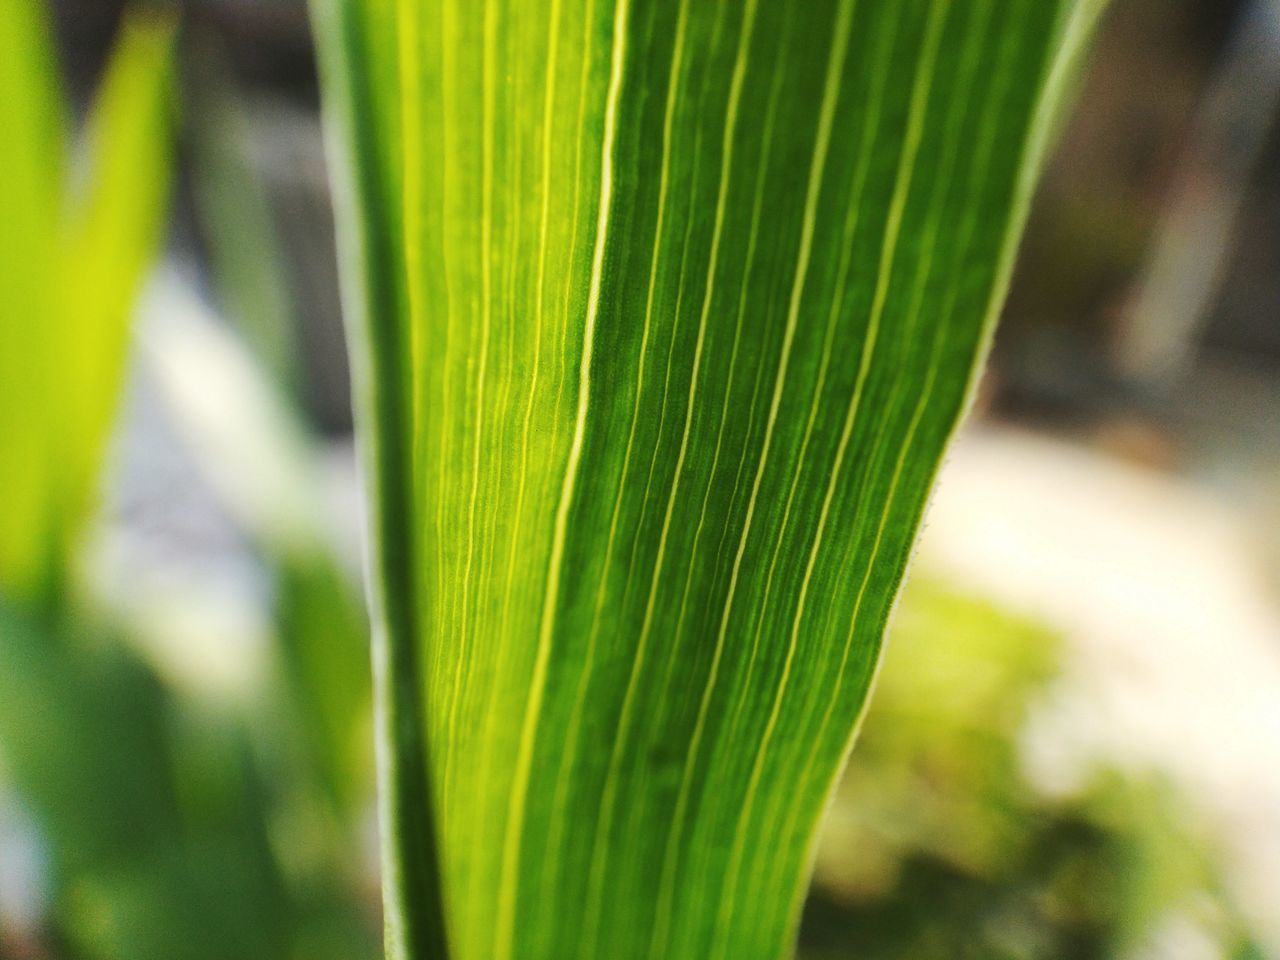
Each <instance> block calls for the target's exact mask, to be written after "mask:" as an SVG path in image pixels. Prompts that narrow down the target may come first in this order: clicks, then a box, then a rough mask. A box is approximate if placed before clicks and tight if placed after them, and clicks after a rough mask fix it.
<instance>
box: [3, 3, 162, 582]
mask: <svg viewBox="0 0 1280 960" xmlns="http://www.w3.org/2000/svg"><path fill="white" fill-rule="evenodd" d="M45 13H46V11H45V9H44V4H43V3H38V2H35V0H8V2H6V3H5V4H4V6H3V7H2V8H0V88H2V89H3V90H4V91H5V94H4V97H3V98H0V127H2V128H3V129H4V131H5V135H4V137H5V145H4V148H3V149H2V150H0V209H3V210H4V214H3V215H2V216H0V499H2V500H3V502H4V504H5V508H4V510H2V511H0V592H5V593H7V594H8V595H9V596H10V597H11V598H15V599H20V600H24V601H27V600H39V601H43V600H47V599H48V598H49V596H50V595H51V594H52V593H53V592H55V590H56V585H57V582H58V581H59V580H60V579H61V578H62V576H63V572H64V571H63V567H64V566H65V564H66V560H67V552H68V544H69V541H70V539H71V538H72V537H74V535H75V533H76V532H77V529H78V527H79V525H80V524H81V522H82V521H83V519H84V516H85V513H86V512H87V509H88V507H89V506H90V503H91V500H92V488H93V484H94V482H95V480H96V477H97V471H98V462H99V459H100V457H101V455H102V451H103V447H104V445H105V442H106V436H107V433H108V431H109V428H110V426H111V423H112V420H113V418H114V413H115V409H116V404H117V400H118V395H119V392H120V388H121V384H122V380H123V369H124V362H125V354H126V345H127V342H128V333H127V331H128V320H129V315H130V312H131V307H132V303H133V299H134V297H135V295H136V293H137V289H138V287H139V285H140V283H141V281H142V278H143V274H144V272H145V268H146V267H147V266H148V265H149V264H150V262H151V259H152V257H153V256H154V254H155V250H156V247H157V245H158V242H159V239H160V234H161V230H162V227H163V224H164V216H165V212H166V209H167V202H168V181H169V177H168V171H169V149H170V136H169V126H170V110H171V108H172V104H171V100H170V86H169V73H170V69H169V58H170V46H171V35H172V24H171V23H170V22H169V21H168V19H165V18H157V17H156V16H155V15H154V14H152V15H141V14H139V15H135V16H133V17H131V18H129V19H127V20H126V22H125V25H124V29H123V31H122V34H121V37H120V40H119V43H118V46H117V48H116V50H115V52H114V54H113V56H112V58H111V61H110V64H109V66H108V69H107V72H106V75H105V77H104V79H103V82H102V86H101V89H100V91H99V94H98V97H97V99H96V101H95V103H94V106H93V110H92V113H91V116H90V118H89V122H88V124H87V129H86V131H85V137H84V143H83V156H82V157H76V158H75V159H76V161H77V162H76V163H68V162H67V158H66V154H67V148H66V135H67V129H66V116H65V111H64V108H63V103H62V100H61V96H60V92H59V90H58V84H57V80H56V66H55V64H54V59H53V55H52V48H51V42H50V38H49V37H48V36H47V33H46V29H47V24H46V23H45V20H44V17H45Z"/></svg>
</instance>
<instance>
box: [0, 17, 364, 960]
mask: <svg viewBox="0 0 1280 960" xmlns="http://www.w3.org/2000/svg"><path fill="white" fill-rule="evenodd" d="M46 13H47V10H46V5H45V3H44V2H42V0H6V2H5V3H4V4H0V89H3V90H4V96H3V97H0V128H2V129H3V130H4V140H5V143H4V148H3V149H0V209H3V211H4V216H2V217H0V316H2V321H0V500H2V501H3V503H4V506H5V509H4V510H2V511H0V791H2V792H4V793H5V794H11V795H13V796H16V798H17V802H18V804H20V806H21V808H22V809H23V810H24V811H26V812H27V813H28V814H29V818H30V820H31V822H32V824H33V825H34V827H35V829H36V830H37V831H38V833H39V841H40V846H41V848H42V849H43V851H44V853H45V857H46V859H47V862H48V867H49V874H50V876H49V885H48V890H47V891H46V893H47V902H46V903H45V904H44V913H43V916H42V917H41V918H40V929H39V930H34V931H33V930H27V929H21V930H13V929H8V928H6V926H5V918H4V917H3V916H2V915H0V956H4V957H11V956H12V957H23V958H25V957H28V956H36V957H44V956H49V957H54V958H58V960H225V958H228V957H236V958H245V960H255V958H258V960H276V958H282V957H296V958H308V960H311V958H333V960H338V958H342V960H351V958H359V957H362V956H365V957H371V956H374V955H375V954H376V947H377V938H376V934H375V933H374V932H373V931H374V928H375V926H376V924H374V923H372V922H371V918H370V916H369V914H370V913H371V912H376V911H371V910H370V909H369V903H368V902H367V901H366V900H365V898H363V897H362V896H361V895H360V893H359V884H360V883H361V880H362V876H361V871H360V860H361V858H360V856H359V853H358V851H359V848H360V829H361V826H362V818H363V816H364V802H365V797H366V790H367V788H364V787H363V783H364V782H366V781H367V779H368V776H367V770H368V760H367V753H368V750H367V749H365V750H361V749H360V747H359V742H360V740H361V739H364V740H367V739H368V737H367V729H366V727H367V723H366V722H365V721H364V719H363V717H364V713H365V712H367V697H368V685H369V684H368V678H367V670H368V667H367V663H366V657H365V654H364V649H365V641H364V637H365V626H364V620H363V613H362V610H361V604H360V601H359V596H358V592H357V591H356V589H355V588H354V585H353V584H352V583H351V582H350V580H349V578H347V577H345V576H344V575H343V573H342V571H341V569H340V568H339V566H338V564H337V562H336V560H335V559H334V558H333V557H332V556H331V555H330V553H329V552H328V550H327V547H326V545H325V543H324V542H323V541H322V539H321V538H315V539H312V540H308V541H307V542H306V543H305V545H303V544H296V543H291V544H289V545H288V546H287V547H285V546H282V545H280V544H276V543H273V542H272V541H271V538H270V536H269V535H268V534H267V533H265V532H263V531H260V530H252V529H251V530H248V531H247V532H248V533H249V534H250V536H255V535H257V542H258V543H259V546H260V548H261V549H262V550H263V552H264V553H265V554H266V555H267V556H268V557H269V558H270V559H271V560H273V561H274V562H275V566H277V567H278V569H279V576H278V578H277V579H278V583H277V589H276V597H277V600H278V607H279V614H280V615H279V630H278V634H279V639H280V640H281V655H280V656H279V657H278V658H277V660H276V662H275V666H276V669H275V670H274V671H273V672H272V673H271V676H270V677H268V678H267V679H266V682H265V686H266V695H265V696H263V697H261V698H260V699H259V700H256V701H254V702H253V703H251V704H245V705H241V706H240V707H239V708H237V709H210V708H209V707H208V705H204V704H200V703H196V702H193V701H192V700H191V699H190V697H188V696H186V695H184V693H182V692H181V691H179V690H177V689H173V688H171V687H170V686H169V685H167V683H166V682H165V680H164V679H163V678H162V675H161V674H159V673H157V672H156V671H155V670H154V669H153V668H152V667H151V666H150V665H149V663H148V662H147V660H145V659H144V658H143V657H142V656H141V655H140V654H139V653H138V652H136V646H135V645H133V644H131V643H129V642H127V640H128V638H126V637H125V636H123V635H122V634H123V632H124V631H125V630H126V629H127V628H126V627H125V626H123V625H122V624H120V623H117V622H115V621H113V619H112V617H111V616H110V615H109V614H108V613H107V612H106V611H105V610H103V609H102V608H101V604H99V603H97V602H96V598H95V597H94V596H93V595H92V591H91V590H89V589H87V588H86V585H85V584H84V583H83V582H82V577H81V576H80V572H81V571H80V567H81V564H80V562H79V559H80V558H79V548H80V547H81V545H82V543H83V542H84V540H85V531H86V529H87V528H88V527H89V526H90V521H91V519H92V517H93V513H94V509H93V508H94V506H95V499H96V491H97V487H98V484H99V481H100V474H101V472H102V464H103V460H104V456H105V453H106V449H107V446H108V440H109V436H110V434H111V431H112V426H113V423H114V421H115V417H116V410H117V407H118V405H119V399H120V394H121V391H122V386H123V381H124V378H125V370H126V361H127V357H128V354H129V341H130V325H131V324H130V321H131V319H132V317H133V314H134V303H135V300H136V298H137V295H138V292H139V290H140V288H141V286H142V284H143V281H144V279H145V278H146V276H147V275H148V273H149V272H150V266H151V263H152V261H153V259H154V257H155V255H156V253H157V251H158V248H159V246H160V241H161V238H162V235H163V228H164V224H165V220H166V215H167V207H168V184H169V171H170V165H171V161H172V140H173V131H172V113H173V100H174V98H173V89H172V71H171V63H170V61H171V49H172V44H173V33H174V25H173V24H172V23H171V22H169V20H168V19H167V18H158V17H157V16H156V15H154V14H139V15H136V16H133V17H131V18H128V19H126V21H125V23H124V25H123V27H122V30H121V34H120V37H119V41H118V45H117V48H116V51H115V53H114V55H113V56H112V59H111V61H110V64H109V65H108V68H107V71H106V74H105V77H104V79H103V82H102V85H101V88H100V92H99V95H98V97H97V100H96V102H95V104H94V106H93V109H92V111H91V113H90V116H89V119H88V121H87V122H86V124H85V125H84V131H83V135H82V136H80V137H77V138H74V139H75V141H76V142H77V143H78V146H77V148H76V149H75V150H72V149H70V148H69V146H68V144H69V143H71V142H72V141H73V138H72V136H71V131H72V126H71V123H70V110H69V109H68V108H67V107H66V105H65V104H64V103H63V101H62V96H61V93H60V90H59V83H58V79H57V68H56V64H55V61H54V57H53V52H52V42H51V38H50V36H49V33H48V24H47V22H46ZM270 390H271V387H270V385H269V384H266V385H263V388H262V392H265V393H268V394H269V393H270ZM298 429H299V432H300V433H301V432H303V431H302V429H301V428H298ZM260 466H263V467H264V468H265V465H260ZM243 467H244V464H236V465H235V468H236V469H243ZM3 855H4V854H3V853H2V852H0V856H3Z"/></svg>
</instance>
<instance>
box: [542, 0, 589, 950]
mask: <svg viewBox="0 0 1280 960" xmlns="http://www.w3.org/2000/svg"><path fill="white" fill-rule="evenodd" d="M594 23H595V3H594V2H588V3H587V5H586V13H585V15H584V23H583V51H582V70H581V72H580V75H579V78H578V110H577V118H576V121H575V130H576V133H575V137H574V143H575V145H577V144H579V142H580V141H581V139H582V119H583V115H584V114H585V109H586V90H587V76H588V71H589V70H590V67H591V57H592V46H593V44H592V41H593V39H594V34H595V29H594ZM573 163H574V172H573V229H572V230H571V231H570V237H569V246H568V261H569V264H568V267H567V268H566V270H565V283H564V291H563V297H562V299H563V301H564V307H565V309H566V312H567V309H568V301H569V285H570V282H571V277H572V275H573V258H574V253H575V252H576V251H577V246H578V207H579V204H578V195H579V184H580V180H581V172H582V149H581V147H580V146H575V148H574V161H573ZM554 409H555V410H556V411H557V412H558V411H559V409H560V401H559V387H557V396H556V404H555V408H554ZM580 720H581V717H580V716H579V717H578V720H577V721H575V722H574V723H571V725H570V728H569V730H568V732H567V733H566V736H565V743H566V747H565V749H564V750H563V751H561V759H560V764H559V767H558V768H557V773H556V788H555V791H554V793H553V795H552V804H551V809H552V811H553V816H552V817H551V823H550V825H549V826H548V828H547V846H546V850H547V855H546V856H545V857H544V858H543V870H542V878H541V879H542V883H543V888H544V889H548V890H550V889H552V887H553V885H554V883H555V878H556V871H557V869H558V867H559V865H560V864H561V863H562V862H563V861H562V858H561V857H560V856H559V855H558V853H559V850H560V843H561V840H562V836H563V832H564V826H565V819H564V817H562V816H559V815H558V813H559V812H560V811H563V810H564V809H565V805H566V804H567V803H568V790H569V782H570V777H569V770H570V767H571V765H572V762H573V758H574V751H573V749H572V744H574V743H576V742H577V736H578V730H577V722H580ZM537 932H538V933H539V934H541V933H542V932H543V931H542V928H541V927H540V926H539V927H537Z"/></svg>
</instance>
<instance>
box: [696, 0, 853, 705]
mask: <svg viewBox="0 0 1280 960" xmlns="http://www.w3.org/2000/svg"><path fill="white" fill-rule="evenodd" d="M855 6H856V0H842V2H841V4H840V7H839V10H838V12H837V14H836V23H835V31H834V35H833V39H832V43H831V54H830V57H829V59H828V61H827V76H826V81H825V84H824V88H823V93H822V105H821V107H820V110H819V115H818V136H817V139H816V141H815V142H814V149H813V157H812V159H811V160H810V165H809V181H808V186H807V187H806V195H805V209H804V223H803V227H802V230H801V236H800V249H799V251H798V254H797V257H796V272H795V276H794V280H793V282H792V286H791V297H790V303H789V305H788V308H787V324H786V328H785V330H784V332H783V337H782V351H781V356H780V357H779V359H778V373H777V375H776V377H775V378H774V384H773V397H772V399H771V400H770V402H769V417H768V420H767V421H766V423H765V432H764V443H763V446H762V448H761V451H760V463H759V465H758V466H757V467H756V475H755V479H754V480H753V481H752V484H751V496H750V498H749V499H748V501H747V516H746V519H745V521H744V522H743V527H742V535H741V536H740V537H739V539H738V550H737V553H736V555H735V557H734V561H733V570H732V572H731V573H730V576H729V594H728V596H727V597H726V598H725V604H724V611H723V612H722V614H721V619H720V628H719V630H718V631H717V635H716V657H715V661H714V662H715V663H717V664H718V662H719V654H720V652H721V651H722V649H723V646H724V639H725V634H726V632H727V630H728V627H729V618H730V615H731V614H732V612H733V601H734V598H735V595H736V593H737V587H738V577H739V575H740V573H741V569H742V558H743V555H744V554H745V553H746V550H747V541H748V539H749V538H750V536H751V523H752V520H753V519H754V518H755V510H756V501H757V499H758V497H759V494H760V485H761V483H762V481H763V479H764V473H765V468H766V467H767V466H768V463H769V450H770V448H771V447H772V445H773V431H774V428H775V427H776V425H777V422H778V409H779V408H780V407H781V405H782V393H783V390H784V388H785V386H786V381H787V372H788V366H789V364H790V360H791V349H792V347H793V345H794V343H795V337H796V326H797V324H798V323H799V318H800V303H801V300H802V298H803V297H804V290H805V283H806V281H807V279H808V274H809V260H810V258H811V256H812V254H813V233H814V230H815V228H816V225H817V220H818V200H819V197H820V195H821V192H822V180H823V170H824V168H825V166H826V162H827V151H828V149H829V148H830V145H831V130H832V125H833V123H834V120H835V111H836V101H837V100H838V99H839V94H840V78H841V76H842V74H843V72H844V59H845V53H846V52H847V48H848V43H849V28H850V26H851V24H852V21H853V10H854V7H855ZM714 682H715V681H714V678H713V679H712V681H711V683H710V684H709V685H708V690H707V696H709V695H710V690H711V687H712V686H714Z"/></svg>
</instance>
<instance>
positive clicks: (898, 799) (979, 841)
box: [801, 579, 1260, 960]
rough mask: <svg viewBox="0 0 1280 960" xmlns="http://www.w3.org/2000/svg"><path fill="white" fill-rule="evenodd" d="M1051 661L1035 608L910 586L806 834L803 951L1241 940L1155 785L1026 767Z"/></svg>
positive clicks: (861, 953)
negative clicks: (841, 772)
mask: <svg viewBox="0 0 1280 960" xmlns="http://www.w3.org/2000/svg"><path fill="white" fill-rule="evenodd" d="M1061 661H1062V647H1061V644H1060V642H1059V638H1058V637H1056V636H1055V635H1054V634H1052V633H1051V632H1049V631H1047V630H1046V629H1045V628H1043V627H1041V626H1039V625H1037V624H1036V623H1034V622H1028V621H1026V620H1024V619H1022V618H1020V617H1017V616H1014V615H1011V614H1009V613H1007V612H1003V611H1001V610H999V609H996V608H994V607H992V606H991V605H989V604H987V603H984V602H982V601H980V600H975V599H973V598H972V597H969V596H966V595H964V594H961V593H957V592H956V591H954V590H952V589H949V588H947V587H945V586H942V585H940V584H938V583H937V582H935V581H930V580H928V579H919V580H916V581H913V582H912V583H911V584H910V585H909V586H908V588H907V591H906V593H905V595H904V597H903V602H902V611H901V614H900V616H899V617H898V619H897V621H896V624H895V627H894V630H893V637H892V639H891V641H890V643H889V645H888V653H887V655H886V658H885V665H884V669H883V673H882V675H881V678H880V683H879V686H878V688H877V691H876V696H875V698H874V700H873V702H872V707H871V710H870V712H869V714H868V717H867V722H866V726H865V728H864V730H863V733H862V737H861V739H860V742H859V745H858V749H857V750H856V751H855V752H854V754H853V757H852V759H851V761H850V766H849V770H848V772H847V773H846V775H845V777H844V780H843V783H842V785H841V787H840V790H839V792H838V794H837V797H836V801H835V804H834V806H833V808H832V810H831V812H830V814H829V816H828V821H827V830H826V836H825V838H824V842H823V844H822V845H821V846H820V848H819V858H818V866H817V877H816V891H815V893H814V894H813V896H812V898H811V900H810V903H809V905H808V908H807V913H806V917H805V925H804V929H803V934H802V950H801V956H802V957H803V958H805V960H825V958H831V960H835V958H841V960H844V958H848V957H863V958H875V960H908V958H910V960H934V958H936V960H954V958H973V960H995V958H1000V960H1004V958H1008V960H1015V958H1026V960H1031V958H1035V960H1057V958H1062V960H1066V958H1071V960H1089V958H1099V960H1101V958H1105V957H1148V958H1168V957H1178V956H1192V955H1193V956H1217V957H1244V956H1250V955H1251V954H1249V953H1247V951H1249V950H1251V949H1253V946H1252V944H1251V943H1250V941H1249V939H1248V936H1247V933H1246V932H1245V931H1246V928H1245V925H1244V922H1243V921H1242V920H1241V919H1240V916H1239V913H1238V911H1236V909H1235V908H1234V907H1233V904H1232V901H1231V899H1230V897H1229V896H1228V895H1227V894H1226V892H1225V889H1224V886H1225V884H1224V873H1223V866H1222V864H1221V863H1220V862H1219V860H1218V859H1216V858H1215V857H1214V855H1213V850H1212V849H1211V848H1210V846H1209V845H1208V842H1207V841H1206V840H1205V839H1204V838H1203V837H1199V836H1197V835H1196V834H1195V833H1194V832H1192V831H1191V829H1190V828H1189V827H1188V824H1189V823H1190V822H1192V820H1191V818H1190V817H1189V816H1188V815H1187V812H1186V811H1185V810H1184V809H1183V807H1182V804H1183V802H1184V798H1182V797H1180V796H1179V795H1178V794H1176V793H1175V792H1174V791H1173V789H1172V787H1171V786H1170V785H1169V784H1167V783H1165V782H1164V781H1162V780H1161V779H1160V778H1159V777H1158V776H1157V775H1154V774H1151V773H1146V772H1142V771H1135V770H1124V769H1118V768H1116V767H1114V766H1110V765H1100V766H1099V767H1098V769H1097V770H1096V771H1095V772H1094V774H1093V776H1091V777H1089V778H1087V783H1086V785H1085V787H1084V788H1083V789H1081V790H1079V791H1076V792H1071V793H1069V794H1068V795H1065V796H1058V795H1051V794H1050V793H1049V792H1047V791H1045V790H1043V789H1041V788H1038V787H1037V786H1036V785H1035V783H1034V782H1033V781H1032V780H1031V779H1030V778H1029V777H1028V775H1027V772H1026V769H1025V767H1026V765H1025V762H1024V751H1025V747H1026V737H1027V735H1028V721H1029V719H1030V717H1031V714H1032V711H1033V710H1034V708H1035V705H1036V704H1037V703H1038V702H1040V698H1042V697H1044V696H1046V695H1047V693H1048V692H1049V691H1050V690H1051V689H1052V685H1053V684H1055V683H1059V682H1062V680H1061V669H1062V663H1061ZM1166 937H1173V938H1181V941H1180V942H1181V944H1182V945H1181V946H1179V944H1178V943H1173V944H1170V943H1167V942H1164V941H1163V940H1162V938H1166ZM1188 939H1190V940H1191V941H1193V946H1194V945H1195V944H1199V943H1202V942H1203V943H1207V944H1208V945H1209V950H1210V952H1207V953H1206V952H1203V948H1202V952H1198V953H1194V954H1188V953H1186V952H1185V950H1186V943H1187V941H1188ZM1259 956H1260V954H1259Z"/></svg>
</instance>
